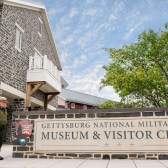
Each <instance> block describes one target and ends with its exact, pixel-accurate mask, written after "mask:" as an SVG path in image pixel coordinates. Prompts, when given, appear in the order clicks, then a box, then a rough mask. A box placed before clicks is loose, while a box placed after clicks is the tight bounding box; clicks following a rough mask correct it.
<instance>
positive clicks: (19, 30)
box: [15, 23, 24, 52]
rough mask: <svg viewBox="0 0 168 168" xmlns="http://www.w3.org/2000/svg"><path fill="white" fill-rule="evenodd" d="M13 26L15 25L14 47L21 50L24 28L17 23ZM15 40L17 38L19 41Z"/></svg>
mask: <svg viewBox="0 0 168 168" xmlns="http://www.w3.org/2000/svg"><path fill="white" fill-rule="evenodd" d="M15 26H16V38H15V49H16V50H18V51H19V52H21V49H22V38H23V33H24V30H23V29H22V28H21V27H20V26H19V25H18V24H17V23H15ZM17 32H18V33H17ZM18 35H19V37H17V36H18ZM17 40H19V42H17ZM18 45H19V46H18Z"/></svg>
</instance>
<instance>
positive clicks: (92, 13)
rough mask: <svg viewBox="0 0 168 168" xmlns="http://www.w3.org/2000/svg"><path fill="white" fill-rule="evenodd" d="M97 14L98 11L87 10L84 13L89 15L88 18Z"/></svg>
mask: <svg viewBox="0 0 168 168" xmlns="http://www.w3.org/2000/svg"><path fill="white" fill-rule="evenodd" d="M96 13H97V9H86V10H84V12H83V15H87V16H95V15H96Z"/></svg>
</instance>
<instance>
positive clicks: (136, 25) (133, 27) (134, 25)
mask: <svg viewBox="0 0 168 168" xmlns="http://www.w3.org/2000/svg"><path fill="white" fill-rule="evenodd" d="M147 20H148V18H147V17H144V16H142V17H141V18H140V19H138V22H137V23H134V22H133V23H132V25H131V27H130V28H129V30H128V32H127V33H126V34H125V36H124V37H123V38H124V40H128V39H129V38H130V36H131V35H132V34H133V33H134V32H135V31H136V30H137V29H138V28H139V26H141V25H142V24H143V23H144V22H145V21H147Z"/></svg>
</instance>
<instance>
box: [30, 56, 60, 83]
mask: <svg viewBox="0 0 168 168" xmlns="http://www.w3.org/2000/svg"><path fill="white" fill-rule="evenodd" d="M37 69H44V70H47V71H48V72H49V73H50V74H51V75H52V76H53V77H54V78H55V79H57V80H59V81H60V74H59V71H58V69H57V67H56V66H55V65H54V64H53V63H52V61H50V60H49V59H48V57H47V55H44V56H41V57H35V56H34V57H32V56H31V57H30V59H29V70H37Z"/></svg>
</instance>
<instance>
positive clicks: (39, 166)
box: [0, 146, 168, 168]
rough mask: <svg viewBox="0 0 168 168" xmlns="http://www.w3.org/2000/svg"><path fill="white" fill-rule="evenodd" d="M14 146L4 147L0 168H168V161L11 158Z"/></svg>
mask: <svg viewBox="0 0 168 168" xmlns="http://www.w3.org/2000/svg"><path fill="white" fill-rule="evenodd" d="M11 151H12V146H3V148H2V152H1V154H2V155H3V156H4V158H5V160H3V161H0V168H168V160H166V161H155V160H135V161H133V160H110V161H109V160H75V159H74V160H72V159H68V160H66V159H65V160H47V159H16V158H12V157H11V153H12V152H11Z"/></svg>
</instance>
